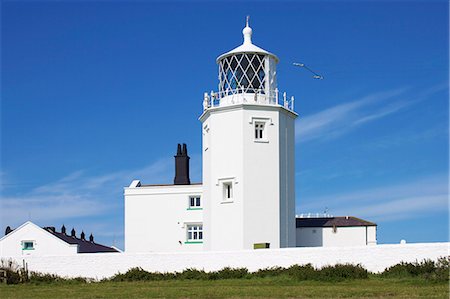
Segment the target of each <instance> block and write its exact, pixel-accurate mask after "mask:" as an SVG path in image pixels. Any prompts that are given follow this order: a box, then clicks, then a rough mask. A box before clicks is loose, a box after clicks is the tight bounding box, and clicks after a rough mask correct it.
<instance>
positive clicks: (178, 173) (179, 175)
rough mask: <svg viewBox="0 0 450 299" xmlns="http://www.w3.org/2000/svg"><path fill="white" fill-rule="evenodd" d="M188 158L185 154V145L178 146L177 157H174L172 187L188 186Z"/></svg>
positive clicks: (189, 181) (189, 182)
mask: <svg viewBox="0 0 450 299" xmlns="http://www.w3.org/2000/svg"><path fill="white" fill-rule="evenodd" d="M189 159H190V158H189V156H188V154H187V148H186V144H185V143H183V146H181V144H178V147H177V155H176V156H175V179H174V180H173V183H174V185H190V184H191V180H190V179H189Z"/></svg>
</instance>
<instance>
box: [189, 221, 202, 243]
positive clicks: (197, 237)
mask: <svg viewBox="0 0 450 299" xmlns="http://www.w3.org/2000/svg"><path fill="white" fill-rule="evenodd" d="M186 241H187V242H201V241H203V225H202V224H188V225H187V229H186Z"/></svg>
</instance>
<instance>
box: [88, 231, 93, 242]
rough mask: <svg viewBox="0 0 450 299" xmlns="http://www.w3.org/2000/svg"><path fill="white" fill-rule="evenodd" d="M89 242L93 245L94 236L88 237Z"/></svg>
mask: <svg viewBox="0 0 450 299" xmlns="http://www.w3.org/2000/svg"><path fill="white" fill-rule="evenodd" d="M89 242H91V243H94V236H93V235H92V233H91V235H90V236H89Z"/></svg>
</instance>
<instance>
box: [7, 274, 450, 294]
mask: <svg viewBox="0 0 450 299" xmlns="http://www.w3.org/2000/svg"><path fill="white" fill-rule="evenodd" d="M238 297H247V298H254V297H262V298H346V297H355V298H374V297H375V298H386V297H389V298H449V286H448V282H431V281H427V280H424V279H420V278H403V279H401V278H380V277H375V276H370V277H369V278H368V279H358V280H351V279H349V280H344V281H340V282H319V281H310V280H307V281H298V280H295V279H292V278H289V277H281V276H280V277H266V278H251V279H224V280H216V281H209V280H166V281H140V282H111V281H109V282H98V283H80V282H71V283H68V282H59V283H55V282H53V283H41V284H32V283H28V284H18V285H0V298H238Z"/></svg>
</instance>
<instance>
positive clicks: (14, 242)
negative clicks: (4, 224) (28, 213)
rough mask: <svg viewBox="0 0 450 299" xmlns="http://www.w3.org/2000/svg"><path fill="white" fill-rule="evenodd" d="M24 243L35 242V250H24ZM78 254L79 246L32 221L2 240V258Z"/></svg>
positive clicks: (0, 249) (0, 244)
mask: <svg viewBox="0 0 450 299" xmlns="http://www.w3.org/2000/svg"><path fill="white" fill-rule="evenodd" d="M23 242H33V244H34V246H33V248H34V249H23ZM77 252H78V245H76V244H68V243H66V242H64V241H63V240H61V239H59V238H58V237H55V236H54V235H52V234H51V233H49V232H48V231H46V230H45V229H43V228H41V227H39V226H37V225H36V224H34V223H32V222H30V221H27V222H25V223H24V224H22V225H21V226H19V227H18V228H16V229H15V230H13V231H12V232H10V233H9V234H7V235H6V236H4V237H3V238H1V239H0V256H48V255H50V256H59V255H63V256H67V255H76V254H77Z"/></svg>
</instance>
